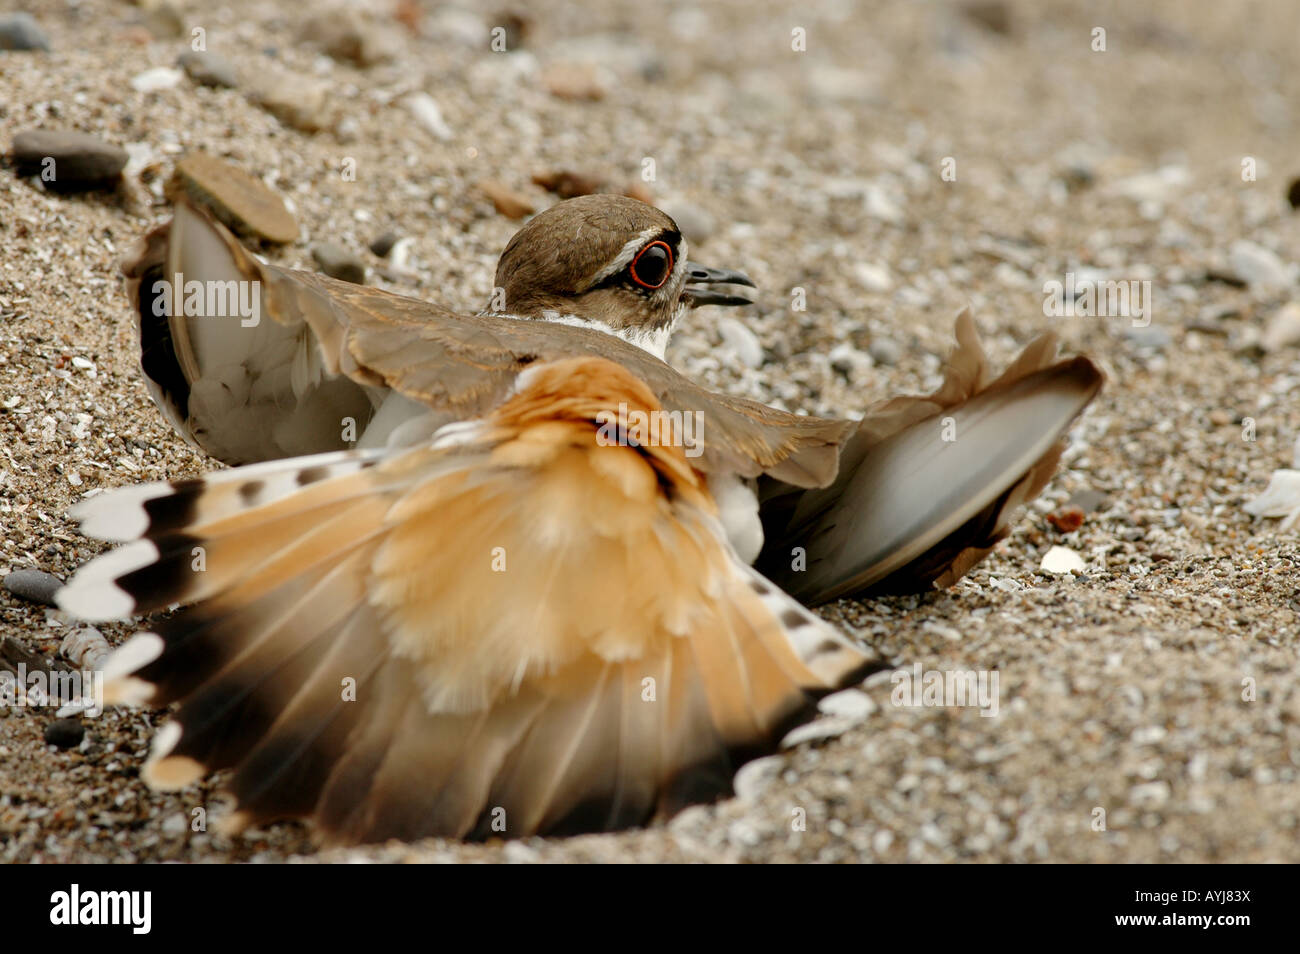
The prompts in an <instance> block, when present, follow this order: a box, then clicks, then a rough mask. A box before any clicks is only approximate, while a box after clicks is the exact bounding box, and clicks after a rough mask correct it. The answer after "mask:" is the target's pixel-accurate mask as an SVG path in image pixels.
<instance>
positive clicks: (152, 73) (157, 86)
mask: <svg viewBox="0 0 1300 954" xmlns="http://www.w3.org/2000/svg"><path fill="white" fill-rule="evenodd" d="M184 77H185V74H184V73H182V72H181V71H180V70H174V69H172V68H171V67H170V66H155V67H154V68H153V69H151V70H145V71H144V72H143V73H137V74H136V75H135V76H133V77H131V88H132V89H133V90H135V91H137V92H140V93H157V92H160V91H161V90H164V89H172V88H173V87H176V86H179V85H180V82H181V80H182V79H184Z"/></svg>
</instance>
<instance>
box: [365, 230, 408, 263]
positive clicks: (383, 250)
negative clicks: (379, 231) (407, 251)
mask: <svg viewBox="0 0 1300 954" xmlns="http://www.w3.org/2000/svg"><path fill="white" fill-rule="evenodd" d="M400 238H401V236H400V235H398V234H397V233H396V232H393V231H391V230H390V231H388V232H385V233H384V234H383V235H381V236H379V237H378V238H377V239H375V240H374V241H373V242H371V243H370V245H369V246H368V248H369V249H370V251H372V252H374V253H375V254H376V255H378V256H379V257H380V258H387V257H388V253H389V252H391V251H392V250H393V246H394V245H396V244H397V241H398V239H400Z"/></svg>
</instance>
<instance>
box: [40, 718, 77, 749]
mask: <svg viewBox="0 0 1300 954" xmlns="http://www.w3.org/2000/svg"><path fill="white" fill-rule="evenodd" d="M85 737H86V727H85V726H84V725H83V724H82V722H81V720H80V719H55V720H54V721H53V722H51V723H50V724H49V725H47V726H46V727H45V744H46V745H52V746H54V747H55V748H59V749H75V748H76V747H77V746H79V745H80V744H81V740H82V739H84V738H85Z"/></svg>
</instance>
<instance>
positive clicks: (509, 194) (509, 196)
mask: <svg viewBox="0 0 1300 954" xmlns="http://www.w3.org/2000/svg"><path fill="white" fill-rule="evenodd" d="M478 187H479V191H481V192H482V193H483V194H484V195H485V196H487V197H488V198H489V199H491V200H492V205H493V206H495V207H496V210H497V212H498V213H500V214H501V215H504V216H505V217H506V218H507V219H515V220H516V221H517V220H519V219H522V218H524V217H525V216H528V215H532V214H533V212H535V211H536V210H537V209H536V206H534V205H533V203H532V202H531V201H530V200H529V198H528V197H527V196H526V195H522V194H521V193H519V192H516V191H515V190H514V189H512V188H510V187H509V186H507V185H505V184H504V183H501V182H497V181H496V180H495V179H483V180H482V181H481V182H479V184H478Z"/></svg>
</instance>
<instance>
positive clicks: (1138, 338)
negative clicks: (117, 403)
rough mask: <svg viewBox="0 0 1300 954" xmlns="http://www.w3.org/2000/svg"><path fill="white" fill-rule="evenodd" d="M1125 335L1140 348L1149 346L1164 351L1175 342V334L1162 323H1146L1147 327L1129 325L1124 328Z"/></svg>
mask: <svg viewBox="0 0 1300 954" xmlns="http://www.w3.org/2000/svg"><path fill="white" fill-rule="evenodd" d="M1124 337H1125V338H1127V339H1128V341H1129V343H1130V344H1132V345H1134V346H1135V347H1138V348H1149V349H1151V350H1152V351H1163V350H1164V349H1165V348H1168V347H1169V345H1170V344H1172V343H1173V340H1174V336H1173V335H1171V334H1170V333H1169V330H1168V329H1167V328H1162V327H1161V326H1160V325H1146V326H1145V327H1136V328H1135V327H1132V326H1129V327H1127V328H1125V329H1124Z"/></svg>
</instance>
